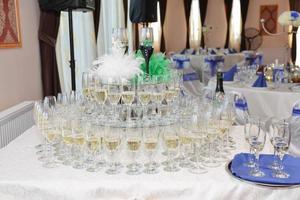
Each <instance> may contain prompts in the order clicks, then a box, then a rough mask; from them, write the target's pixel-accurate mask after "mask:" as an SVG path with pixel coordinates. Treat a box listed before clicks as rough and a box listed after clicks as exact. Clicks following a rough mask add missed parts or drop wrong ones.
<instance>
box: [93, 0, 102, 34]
mask: <svg viewBox="0 0 300 200" xmlns="http://www.w3.org/2000/svg"><path fill="white" fill-rule="evenodd" d="M100 6H101V0H95V11H94V27H95V37H96V38H97V37H98V29H99V19H100Z"/></svg>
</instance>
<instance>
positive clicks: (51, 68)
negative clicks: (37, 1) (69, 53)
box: [39, 11, 61, 96]
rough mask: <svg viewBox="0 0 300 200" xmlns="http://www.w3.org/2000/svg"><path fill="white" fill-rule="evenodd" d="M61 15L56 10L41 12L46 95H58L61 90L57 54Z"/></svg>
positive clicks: (43, 81) (40, 27)
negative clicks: (56, 44)
mask: <svg viewBox="0 0 300 200" xmlns="http://www.w3.org/2000/svg"><path fill="white" fill-rule="evenodd" d="M59 16H60V14H59V13H55V12H45V11H41V13H40V24H39V44H40V54H41V67H42V70H41V71H42V84H43V95H44V96H48V95H55V96H56V95H57V93H59V92H60V91H61V88H60V83H59V75H58V70H57V61H56V55H55V43H56V39H57V34H58V27H59Z"/></svg>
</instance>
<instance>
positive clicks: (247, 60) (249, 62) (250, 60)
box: [245, 56, 256, 65]
mask: <svg viewBox="0 0 300 200" xmlns="http://www.w3.org/2000/svg"><path fill="white" fill-rule="evenodd" d="M245 60H246V62H248V65H254V64H255V60H256V57H255V56H254V57H253V56H248V57H246V58H245Z"/></svg>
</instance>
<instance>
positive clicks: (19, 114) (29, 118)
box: [0, 101, 34, 148]
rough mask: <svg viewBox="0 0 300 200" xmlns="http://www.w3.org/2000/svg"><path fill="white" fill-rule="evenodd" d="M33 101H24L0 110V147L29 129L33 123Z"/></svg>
mask: <svg viewBox="0 0 300 200" xmlns="http://www.w3.org/2000/svg"><path fill="white" fill-rule="evenodd" d="M33 105H34V102H32V101H26V102H23V103H20V104H18V105H16V106H14V107H11V108H9V109H7V110H4V111H2V112H0V148H3V147H5V146H6V145H7V144H8V143H9V142H11V141H12V140H14V139H15V138H16V137H18V136H19V135H21V134H22V133H23V132H24V131H26V130H27V129H29V128H30V127H31V126H32V125H33V124H34V121H33V115H32V109H33Z"/></svg>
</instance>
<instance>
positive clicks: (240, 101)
mask: <svg viewBox="0 0 300 200" xmlns="http://www.w3.org/2000/svg"><path fill="white" fill-rule="evenodd" d="M235 107H236V108H237V109H239V110H244V111H246V110H248V104H247V102H246V101H245V100H243V99H237V100H236V102H235Z"/></svg>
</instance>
